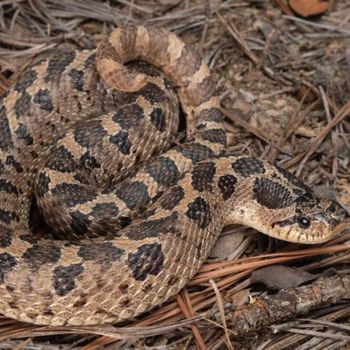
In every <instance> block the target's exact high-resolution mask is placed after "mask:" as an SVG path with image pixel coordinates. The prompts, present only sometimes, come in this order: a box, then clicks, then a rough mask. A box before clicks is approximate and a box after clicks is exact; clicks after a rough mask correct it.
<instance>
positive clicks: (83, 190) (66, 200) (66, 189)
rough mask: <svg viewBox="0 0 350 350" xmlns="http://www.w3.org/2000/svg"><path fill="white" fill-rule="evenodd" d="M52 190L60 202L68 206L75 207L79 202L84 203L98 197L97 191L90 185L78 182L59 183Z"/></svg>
mask: <svg viewBox="0 0 350 350" xmlns="http://www.w3.org/2000/svg"><path fill="white" fill-rule="evenodd" d="M51 192H52V195H53V196H56V197H57V199H58V201H59V202H62V203H63V204H64V205H66V206H67V207H74V206H76V205H77V204H84V203H86V202H90V201H92V200H94V199H96V193H94V192H93V191H92V190H90V189H89V188H88V187H86V186H83V185H78V184H71V183H65V182H62V183H59V184H57V185H56V187H55V188H54V189H53V190H52V191H51Z"/></svg>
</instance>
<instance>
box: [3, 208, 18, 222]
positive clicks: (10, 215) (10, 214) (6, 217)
mask: <svg viewBox="0 0 350 350" xmlns="http://www.w3.org/2000/svg"><path fill="white" fill-rule="evenodd" d="M0 221H2V222H4V223H5V224H7V225H9V224H11V222H12V221H16V222H18V221H19V217H18V215H17V214H16V213H15V212H14V211H8V210H5V209H2V208H0Z"/></svg>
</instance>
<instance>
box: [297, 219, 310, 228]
mask: <svg viewBox="0 0 350 350" xmlns="http://www.w3.org/2000/svg"><path fill="white" fill-rule="evenodd" d="M298 225H299V226H300V227H301V228H308V227H309V226H310V219H309V218H307V217H305V216H300V217H298Z"/></svg>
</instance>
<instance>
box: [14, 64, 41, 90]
mask: <svg viewBox="0 0 350 350" xmlns="http://www.w3.org/2000/svg"><path fill="white" fill-rule="evenodd" d="M37 77H38V73H37V72H36V71H34V70H33V69H29V70H27V71H25V72H24V73H23V74H22V76H21V78H20V79H19V80H18V81H17V82H16V85H15V87H14V89H15V90H16V91H17V92H20V93H24V92H25V91H26V89H27V88H29V86H31V85H32V84H33V83H34V82H35V80H36V79H37Z"/></svg>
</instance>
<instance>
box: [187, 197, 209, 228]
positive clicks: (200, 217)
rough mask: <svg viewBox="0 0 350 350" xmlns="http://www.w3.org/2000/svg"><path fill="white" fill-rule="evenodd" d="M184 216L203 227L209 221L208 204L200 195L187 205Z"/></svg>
mask: <svg viewBox="0 0 350 350" xmlns="http://www.w3.org/2000/svg"><path fill="white" fill-rule="evenodd" d="M186 216H187V217H188V218H189V219H191V220H192V221H194V222H196V223H197V225H198V226H199V227H200V228H202V229H204V228H206V227H208V226H209V224H210V222H211V213H210V206H209V204H208V203H207V202H206V201H205V200H204V199H203V198H202V197H197V198H196V199H195V200H194V201H193V202H191V203H190V204H189V205H188V209H187V211H186Z"/></svg>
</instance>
